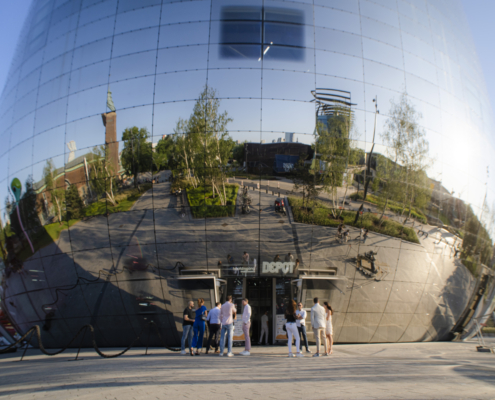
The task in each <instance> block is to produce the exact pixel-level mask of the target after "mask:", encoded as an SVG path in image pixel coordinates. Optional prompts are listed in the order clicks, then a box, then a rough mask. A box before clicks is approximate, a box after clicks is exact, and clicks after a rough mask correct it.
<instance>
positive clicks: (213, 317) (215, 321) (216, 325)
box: [206, 302, 222, 354]
mask: <svg viewBox="0 0 495 400" xmlns="http://www.w3.org/2000/svg"><path fill="white" fill-rule="evenodd" d="M221 305H222V303H220V302H218V303H216V304H215V307H214V308H212V309H211V310H210V312H209V313H208V316H207V317H206V321H207V322H209V323H208V331H209V332H210V333H209V335H208V342H206V354H208V351H209V350H210V345H211V339H213V345H214V347H215V353H220V351H219V350H218V339H219V336H220V330H221V329H222V324H221V323H220V307H221Z"/></svg>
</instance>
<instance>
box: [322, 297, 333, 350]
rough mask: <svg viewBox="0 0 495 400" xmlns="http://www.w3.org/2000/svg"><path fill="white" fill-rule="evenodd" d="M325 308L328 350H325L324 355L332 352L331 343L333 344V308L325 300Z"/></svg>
mask: <svg viewBox="0 0 495 400" xmlns="http://www.w3.org/2000/svg"><path fill="white" fill-rule="evenodd" d="M324 304H325V308H326V314H325V321H326V322H325V336H326V338H325V340H326V342H327V343H328V352H327V351H326V350H325V355H327V356H328V355H329V354H332V353H333V351H332V345H333V326H332V315H333V310H332V307H331V306H330V304H328V303H327V302H326V301H325V303H324Z"/></svg>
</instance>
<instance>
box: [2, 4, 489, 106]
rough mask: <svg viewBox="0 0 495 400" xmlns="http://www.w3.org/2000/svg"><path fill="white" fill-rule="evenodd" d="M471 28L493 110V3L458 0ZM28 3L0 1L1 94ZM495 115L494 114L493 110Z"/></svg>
mask: <svg viewBox="0 0 495 400" xmlns="http://www.w3.org/2000/svg"><path fill="white" fill-rule="evenodd" d="M461 1H462V4H463V6H464V10H465V12H466V16H467V19H468V22H469V24H470V26H471V31H472V34H473V38H474V42H475V44H476V47H477V51H478V56H479V58H480V62H481V66H482V68H483V72H484V75H485V80H486V83H487V87H488V93H489V95H490V99H491V104H492V109H494V110H495V73H494V71H495V52H494V51H493V41H494V39H495V26H494V25H493V15H495V0H461ZM30 4H31V0H15V1H12V0H0V38H1V39H0V54H1V55H2V58H1V59H0V93H1V91H2V90H3V87H4V85H5V79H6V77H7V73H8V70H9V67H10V61H11V58H12V56H13V54H14V50H15V46H16V42H17V38H18V36H19V33H20V30H21V28H22V25H23V23H24V19H25V18H26V15H27V11H28V8H29V5H30ZM494 112H495V111H494Z"/></svg>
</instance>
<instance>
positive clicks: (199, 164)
mask: <svg viewBox="0 0 495 400" xmlns="http://www.w3.org/2000/svg"><path fill="white" fill-rule="evenodd" d="M219 108H220V101H219V100H218V99H217V98H216V92H215V90H214V89H211V88H208V87H205V89H204V90H203V91H202V92H201V94H200V96H199V98H198V100H197V101H196V104H195V105H194V109H193V112H192V114H191V116H190V117H189V119H188V120H184V119H182V118H179V120H178V121H177V125H176V128H175V130H174V133H175V134H174V141H175V149H176V150H175V154H177V156H178V157H179V167H180V168H183V169H184V170H185V171H186V179H187V181H188V183H189V184H190V185H192V186H194V187H195V188H196V187H197V186H198V178H201V177H202V178H203V179H205V180H207V181H208V182H209V183H210V184H211V186H212V191H213V197H215V196H216V195H218V196H219V198H220V202H221V204H222V205H226V201H227V193H226V188H225V181H226V177H227V170H226V169H227V163H228V160H229V158H230V157H231V153H232V149H233V147H234V141H233V140H232V139H231V138H230V136H229V134H228V131H227V124H228V123H229V122H231V121H232V119H231V118H228V114H227V112H226V111H225V112H223V113H220V111H219ZM192 170H193V171H194V176H193V175H192V172H191V171H192Z"/></svg>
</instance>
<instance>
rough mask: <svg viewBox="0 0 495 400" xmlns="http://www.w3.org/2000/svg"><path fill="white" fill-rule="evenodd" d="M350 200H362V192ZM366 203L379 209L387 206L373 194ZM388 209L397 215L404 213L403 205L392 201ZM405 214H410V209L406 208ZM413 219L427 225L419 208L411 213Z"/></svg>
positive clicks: (367, 198) (368, 196) (353, 195)
mask: <svg viewBox="0 0 495 400" xmlns="http://www.w3.org/2000/svg"><path fill="white" fill-rule="evenodd" d="M349 198H350V199H351V200H354V201H358V200H362V199H363V194H362V192H359V193H353V194H351V195H350V196H349ZM366 201H367V202H368V203H371V204H374V205H376V206H378V207H383V205H384V204H385V202H384V201H382V200H381V199H380V198H378V197H377V196H374V195H372V194H369V193H368V194H367V195H366ZM387 209H388V210H390V211H392V212H394V213H396V214H401V213H402V205H400V204H399V203H396V202H394V201H391V200H389V202H388V205H387ZM404 213H405V214H409V208H407V207H406V209H405V210H404ZM411 217H413V218H414V219H416V220H418V221H419V222H421V223H423V224H426V216H425V215H424V214H423V213H422V212H421V211H420V210H418V209H417V208H414V207H413V209H412V211H411Z"/></svg>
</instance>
